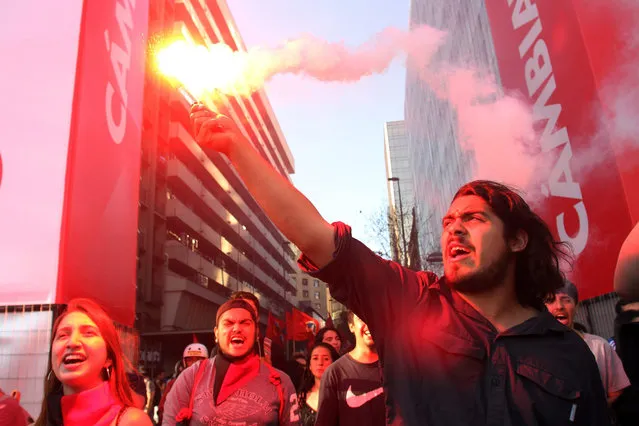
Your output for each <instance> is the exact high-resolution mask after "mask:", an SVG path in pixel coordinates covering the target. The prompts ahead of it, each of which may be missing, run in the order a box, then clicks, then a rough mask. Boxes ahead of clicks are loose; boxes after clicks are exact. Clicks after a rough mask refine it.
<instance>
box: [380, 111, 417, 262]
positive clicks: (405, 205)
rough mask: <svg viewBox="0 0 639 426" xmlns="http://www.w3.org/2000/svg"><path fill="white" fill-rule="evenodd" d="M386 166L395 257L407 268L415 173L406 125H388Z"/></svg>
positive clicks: (393, 253)
mask: <svg viewBox="0 0 639 426" xmlns="http://www.w3.org/2000/svg"><path fill="white" fill-rule="evenodd" d="M384 163H385V166H386V185H387V190H388V205H389V214H388V222H389V224H388V227H389V232H390V243H391V257H392V258H393V260H394V261H396V262H399V263H401V264H403V265H408V264H409V263H410V262H409V259H408V258H409V256H408V253H409V248H408V247H409V240H410V236H411V230H412V223H413V214H412V212H413V208H414V207H415V201H414V195H413V171H412V164H411V161H410V151H409V146H408V137H407V134H406V126H405V123H404V121H389V122H386V123H384Z"/></svg>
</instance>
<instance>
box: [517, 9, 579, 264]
mask: <svg viewBox="0 0 639 426" xmlns="http://www.w3.org/2000/svg"><path fill="white" fill-rule="evenodd" d="M506 1H507V2H508V5H509V6H513V3H515V5H514V7H513V9H512V15H511V19H512V25H513V29H514V30H518V29H519V28H521V27H523V26H525V25H530V26H529V28H528V31H527V32H526V35H525V36H524V38H523V39H522V40H521V42H520V43H519V57H520V58H521V59H522V60H524V59H525V64H524V73H525V78H526V88H527V89H528V96H529V97H530V98H531V99H533V98H534V97H535V96H536V95H537V93H538V92H539V90H540V89H541V93H539V95H538V97H537V99H536V100H535V101H534V107H533V114H534V118H535V121H536V122H539V123H543V122H545V125H544V129H543V132H542V135H541V140H540V144H541V150H542V152H543V153H549V152H550V151H554V150H556V149H557V148H559V149H561V152H560V154H559V156H558V157H557V159H556V160H555V163H554V165H553V168H552V170H551V172H550V175H549V176H548V185H547V186H546V185H543V186H542V188H541V189H542V192H543V193H544V195H546V196H547V197H561V198H569V199H574V200H576V202H575V204H574V205H573V209H574V210H575V212H576V214H577V221H578V229H577V231H576V233H575V234H573V235H572V236H571V235H568V232H567V231H566V223H565V213H566V212H565V211H564V212H561V213H559V214H558V215H557V217H556V224H557V234H558V237H559V239H560V240H562V241H567V242H569V243H570V244H571V245H572V248H573V250H574V252H575V254H577V255H578V254H580V253H581V252H582V251H583V250H584V249H585V248H586V245H587V244H588V234H589V229H588V212H587V211H586V205H585V204H584V202H583V196H582V193H581V186H580V185H579V182H576V181H575V180H574V179H573V176H572V170H571V168H570V160H571V159H572V147H571V145H570V137H569V135H568V130H567V129H566V127H565V126H562V127H560V128H557V122H558V121H559V115H560V114H561V110H562V106H561V104H550V103H549V102H550V98H551V97H552V95H553V93H555V89H556V88H557V84H556V82H555V77H554V75H553V70H552V63H551V60H550V53H549V52H548V45H547V44H546V42H545V41H544V39H543V38H541V37H540V36H541V33H542V29H543V27H542V24H541V20H540V18H539V11H538V10H537V5H536V4H534V0H506ZM531 23H532V24H531ZM542 87H543V88H542Z"/></svg>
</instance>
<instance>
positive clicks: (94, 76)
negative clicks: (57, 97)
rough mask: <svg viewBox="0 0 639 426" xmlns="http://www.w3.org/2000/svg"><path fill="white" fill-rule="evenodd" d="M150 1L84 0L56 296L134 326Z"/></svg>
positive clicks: (57, 298)
mask: <svg viewBox="0 0 639 426" xmlns="http://www.w3.org/2000/svg"><path fill="white" fill-rule="evenodd" d="M148 13H149V3H148V0H101V1H85V2H84V11H83V20H82V27H81V33H80V51H79V56H78V65H77V77H76V86H75V93H74V105H73V117H72V122H71V138H70V141H69V157H68V163H67V176H66V191H65V200H64V211H63V219H62V235H61V245H60V247H61V253H60V263H59V283H58V288H57V296H56V301H57V302H58V303H64V302H66V301H68V300H69V299H71V298H73V297H80V296H84V297H91V298H93V299H95V300H96V301H98V302H99V303H101V304H102V305H103V306H104V307H105V308H106V309H107V310H108V311H109V313H110V314H111V315H112V316H113V318H114V319H115V320H116V321H118V322H120V323H122V324H125V325H129V326H131V325H133V322H134V317H135V279H136V250H137V248H136V245H137V232H136V230H137V220H138V192H139V184H140V180H139V169H140V135H141V122H142V101H143V89H144V70H145V68H144V64H145V54H146V37H145V33H146V31H147V28H148V24H147V21H148Z"/></svg>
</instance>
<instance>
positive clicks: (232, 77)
mask: <svg viewBox="0 0 639 426" xmlns="http://www.w3.org/2000/svg"><path fill="white" fill-rule="evenodd" d="M443 38H444V33H443V32H441V31H439V30H436V29H434V28H430V27H426V26H424V27H419V28H415V29H414V30H412V31H409V32H406V31H402V30H399V29H396V28H387V29H385V30H384V31H382V32H381V33H379V34H377V35H376V36H375V37H373V38H371V39H370V40H369V41H368V42H366V43H364V44H362V45H361V46H358V47H355V48H350V47H348V46H346V45H344V43H330V42H327V41H325V40H321V39H318V38H315V37H312V36H306V37H302V38H299V39H295V40H290V41H287V42H286V43H284V44H283V45H281V46H279V47H275V48H254V49H251V50H249V51H234V50H232V49H231V48H230V47H229V46H227V45H226V44H214V45H211V46H210V47H208V48H207V47H205V46H201V45H196V44H193V43H191V42H188V41H185V40H178V41H175V42H173V43H171V44H169V45H168V46H166V47H164V48H161V49H159V50H158V51H157V53H156V61H157V66H158V69H159V70H160V72H161V73H162V74H163V75H164V76H166V77H168V78H169V79H171V80H173V81H177V82H179V84H181V85H183V86H184V87H186V89H188V91H189V92H191V93H192V94H193V95H194V96H196V97H198V98H200V97H202V96H206V95H212V94H215V92H219V93H223V94H226V95H234V96H248V95H250V94H251V93H253V92H255V91H256V90H259V89H261V88H262V87H263V86H264V84H265V83H266V82H267V81H268V80H269V79H271V78H272V77H273V76H275V75H277V74H302V75H305V76H308V77H311V78H314V79H316V80H320V81H350V82H354V81H358V80H360V79H361V78H362V77H365V76H369V75H373V74H380V73H383V72H385V71H386V70H387V69H388V67H389V66H390V64H391V62H392V61H393V60H394V59H395V58H397V57H398V56H400V55H414V54H419V56H421V57H425V58H430V56H431V55H432V54H433V53H434V52H435V51H436V50H437V48H438V47H439V46H440V45H441V43H442V41H443ZM426 62H427V61H426Z"/></svg>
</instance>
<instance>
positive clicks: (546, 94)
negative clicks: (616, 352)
mask: <svg viewBox="0 0 639 426" xmlns="http://www.w3.org/2000/svg"><path fill="white" fill-rule="evenodd" d="M486 8H487V10H488V16H489V18H490V23H491V29H492V35H493V40H494V45H495V51H496V55H497V60H498V64H499V70H500V75H501V82H502V85H503V86H504V88H505V89H506V90H515V91H519V92H520V93H522V94H523V95H524V96H525V97H526V98H528V99H529V100H530V103H531V104H532V105H534V106H533V108H534V114H535V121H536V125H537V126H538V128H539V129H540V130H541V131H542V137H541V140H540V145H541V150H542V155H544V156H547V158H548V159H549V160H550V161H552V169H551V171H550V173H549V175H548V176H547V177H544V180H545V183H544V185H542V187H541V188H540V192H541V194H543V196H544V197H545V201H544V206H543V209H542V212H541V213H542V216H543V217H544V219H545V220H546V222H547V223H548V224H549V225H550V227H551V229H552V230H553V231H554V234H555V236H556V237H558V238H559V239H561V240H564V241H568V242H570V243H571V244H572V246H573V248H574V250H575V254H576V255H577V260H576V263H575V265H574V266H575V268H574V272H573V273H572V275H571V279H572V280H573V281H574V282H575V283H576V285H577V286H578V287H579V290H580V297H581V298H584V299H586V298H590V297H594V296H597V295H600V294H603V293H608V292H610V291H612V277H613V271H614V267H615V263H616V256H617V253H618V251H619V248H620V246H621V243H622V242H623V239H624V236H625V235H627V233H628V232H629V230H630V227H631V222H630V217H629V214H628V206H627V203H626V197H625V194H624V191H623V187H622V183H621V179H620V175H619V171H618V169H617V163H616V160H615V156H614V154H613V151H612V149H611V147H610V140H609V139H607V135H606V134H605V133H604V134H601V128H600V126H599V124H600V123H599V122H598V120H596V119H595V114H596V112H597V111H600V110H601V105H600V101H599V97H598V94H597V90H596V85H595V80H594V77H593V72H592V69H591V65H590V58H589V52H588V50H587V46H586V45H585V43H584V40H583V37H582V34H581V29H580V24H579V20H578V19H577V16H576V13H575V10H574V8H573V2H571V1H556V0H539V1H537V2H535V3H532V4H531V3H530V2H522V1H513V0H499V1H489V2H486ZM595 137H596V138H597V140H596V145H595V144H594V138H595Z"/></svg>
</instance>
